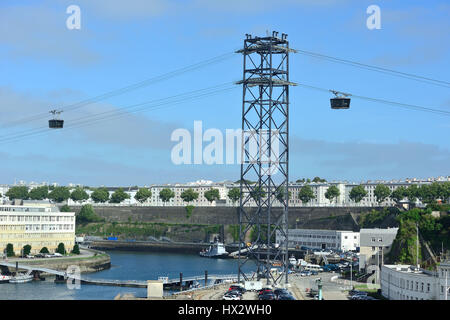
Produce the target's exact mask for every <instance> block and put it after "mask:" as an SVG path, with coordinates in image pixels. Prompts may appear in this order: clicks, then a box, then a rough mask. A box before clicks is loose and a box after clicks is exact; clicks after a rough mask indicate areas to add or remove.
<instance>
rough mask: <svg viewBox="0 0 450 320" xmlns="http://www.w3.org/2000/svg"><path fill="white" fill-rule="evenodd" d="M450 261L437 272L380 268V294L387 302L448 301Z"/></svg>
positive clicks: (395, 267) (404, 268)
mask: <svg viewBox="0 0 450 320" xmlns="http://www.w3.org/2000/svg"><path fill="white" fill-rule="evenodd" d="M449 275H450V261H446V262H442V263H441V264H440V265H439V267H438V270H437V272H432V271H428V270H424V269H421V268H416V267H415V266H410V265H384V266H382V267H381V294H382V295H383V296H384V297H386V298H387V299H389V300H449V299H450V298H449V296H450V291H449V290H450V286H449V285H450V282H449V279H448V277H449Z"/></svg>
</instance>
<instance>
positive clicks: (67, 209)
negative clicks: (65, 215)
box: [59, 204, 71, 212]
mask: <svg viewBox="0 0 450 320" xmlns="http://www.w3.org/2000/svg"><path fill="white" fill-rule="evenodd" d="M59 211H61V212H71V210H70V207H69V206H68V205H67V204H65V205H63V206H62V207H61V209H59Z"/></svg>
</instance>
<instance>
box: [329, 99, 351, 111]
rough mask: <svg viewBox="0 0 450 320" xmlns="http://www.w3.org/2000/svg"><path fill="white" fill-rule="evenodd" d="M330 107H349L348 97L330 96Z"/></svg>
mask: <svg viewBox="0 0 450 320" xmlns="http://www.w3.org/2000/svg"><path fill="white" fill-rule="evenodd" d="M330 103H331V109H349V108H350V98H341V97H337V98H331V99H330Z"/></svg>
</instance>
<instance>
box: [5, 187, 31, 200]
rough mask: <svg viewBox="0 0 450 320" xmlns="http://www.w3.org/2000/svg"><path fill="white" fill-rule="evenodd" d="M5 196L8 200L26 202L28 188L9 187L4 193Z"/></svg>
mask: <svg viewBox="0 0 450 320" xmlns="http://www.w3.org/2000/svg"><path fill="white" fill-rule="evenodd" d="M5 196H7V197H9V200H14V199H22V200H27V199H28V198H29V195H28V187H26V186H15V187H11V188H9V190H8V191H7V192H6V193H5Z"/></svg>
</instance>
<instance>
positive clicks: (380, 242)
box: [359, 228, 398, 271]
mask: <svg viewBox="0 0 450 320" xmlns="http://www.w3.org/2000/svg"><path fill="white" fill-rule="evenodd" d="M397 232H398V228H387V229H379V228H373V229H364V228H363V229H361V230H359V237H360V254H359V269H360V270H366V271H367V268H368V267H369V266H371V265H373V266H380V265H383V264H384V256H385V255H386V254H387V253H389V251H390V250H391V246H392V243H393V242H394V240H395V237H396V236H397Z"/></svg>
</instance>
